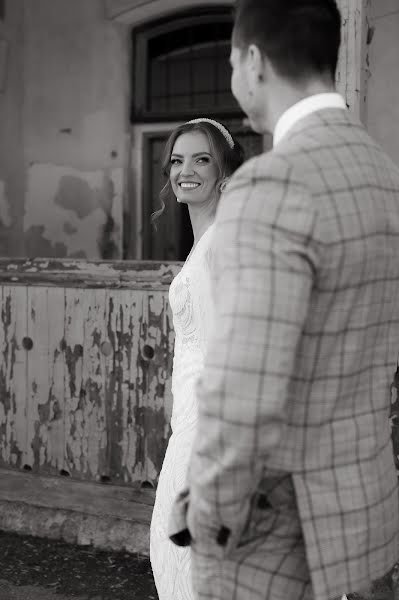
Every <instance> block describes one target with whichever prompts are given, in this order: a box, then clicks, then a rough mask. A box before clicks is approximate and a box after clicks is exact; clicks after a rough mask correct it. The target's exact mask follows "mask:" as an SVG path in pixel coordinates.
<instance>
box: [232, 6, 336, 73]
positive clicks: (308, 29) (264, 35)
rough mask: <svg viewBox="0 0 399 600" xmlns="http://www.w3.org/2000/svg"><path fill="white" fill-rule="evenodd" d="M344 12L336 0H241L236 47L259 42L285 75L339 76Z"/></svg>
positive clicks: (238, 12) (234, 41)
mask: <svg viewBox="0 0 399 600" xmlns="http://www.w3.org/2000/svg"><path fill="white" fill-rule="evenodd" d="M340 42H341V15H340V12H339V10H338V7H337V4H336V1H335V0H238V1H237V2H236V7H235V23H234V29H233V46H236V47H238V48H241V49H244V50H245V49H247V48H248V46H249V45H250V44H255V45H256V46H257V47H258V48H259V50H260V51H261V52H262V54H264V55H266V56H267V58H268V59H269V60H270V61H271V63H272V65H273V67H274V69H275V70H276V71H277V72H278V73H279V74H280V75H281V76H283V77H287V78H291V79H301V78H303V77H306V76H309V75H312V74H315V73H317V74H324V73H326V72H329V73H330V74H331V76H332V78H333V79H334V78H335V71H336V68H337V62H338V52H339V46H340Z"/></svg>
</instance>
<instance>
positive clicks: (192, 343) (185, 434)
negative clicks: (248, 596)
mask: <svg viewBox="0 0 399 600" xmlns="http://www.w3.org/2000/svg"><path fill="white" fill-rule="evenodd" d="M213 228H214V225H211V226H210V227H209V228H208V229H207V230H206V231H205V233H204V234H203V235H202V237H201V238H200V240H199V241H198V243H197V245H196V246H195V248H194V249H193V250H192V251H191V253H190V255H189V256H188V258H187V260H186V262H185V263H184V266H183V268H182V270H181V271H180V272H179V273H178V275H177V276H176V277H175V278H174V280H173V281H172V284H171V286H170V289H169V302H170V306H171V309H172V313H173V325H174V329H175V350H174V357H173V374H172V394H173V410H172V418H171V428H172V435H171V437H170V439H169V444H168V448H167V450H166V454H165V459H164V462H163V465H162V470H161V473H160V476H159V482H158V487H157V494H156V499H155V505H154V511H153V515H152V521H151V533H150V556H151V566H152V570H153V573H154V579H155V584H156V587H157V590H158V595H159V600H194V595H193V592H192V588H191V574H190V548H182V547H178V546H175V545H174V544H173V543H172V542H171V541H170V540H169V538H168V535H167V530H168V519H169V515H170V512H171V506H172V504H173V502H174V500H175V499H176V496H177V494H178V492H180V491H181V490H182V488H184V487H185V483H186V473H187V466H188V461H189V458H190V453H191V447H192V443H193V439H194V435H195V428H196V422H197V405H196V399H195V383H196V380H197V378H198V376H199V374H200V373H201V370H202V368H203V363H204V352H205V345H206V342H207V339H208V337H209V333H210V331H211V329H212V325H213V316H214V315H213V312H214V308H213V301H212V295H211V279H210V265H211V248H210V242H211V239H212V231H213Z"/></svg>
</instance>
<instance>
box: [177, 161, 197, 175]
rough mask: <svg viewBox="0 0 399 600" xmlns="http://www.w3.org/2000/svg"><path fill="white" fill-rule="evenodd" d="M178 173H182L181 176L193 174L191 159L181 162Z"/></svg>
mask: <svg viewBox="0 0 399 600" xmlns="http://www.w3.org/2000/svg"><path fill="white" fill-rule="evenodd" d="M180 175H183V177H188V176H190V175H194V167H193V164H192V162H191V160H185V161H184V162H183V164H182V168H181V171H180Z"/></svg>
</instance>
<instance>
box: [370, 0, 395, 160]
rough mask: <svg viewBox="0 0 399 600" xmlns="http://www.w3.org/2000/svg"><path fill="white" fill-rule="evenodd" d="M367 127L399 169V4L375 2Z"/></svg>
mask: <svg viewBox="0 0 399 600" xmlns="http://www.w3.org/2000/svg"><path fill="white" fill-rule="evenodd" d="M370 16H371V19H370V22H371V26H372V27H373V28H374V37H373V41H372V43H371V45H370V54H369V58H370V78H369V81H368V99H367V104H368V106H367V127H368V130H369V132H370V133H371V135H372V136H373V137H374V138H375V139H376V140H377V141H378V142H380V144H381V145H382V146H383V148H384V149H385V150H386V151H387V152H388V154H389V155H390V156H391V158H392V159H393V160H394V161H395V162H396V164H398V165H399V71H398V64H399V0H372V3H371V15H370Z"/></svg>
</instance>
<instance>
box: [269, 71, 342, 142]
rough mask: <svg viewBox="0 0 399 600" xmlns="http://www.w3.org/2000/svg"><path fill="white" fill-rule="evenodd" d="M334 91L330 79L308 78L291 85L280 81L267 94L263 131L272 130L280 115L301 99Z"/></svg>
mask: <svg viewBox="0 0 399 600" xmlns="http://www.w3.org/2000/svg"><path fill="white" fill-rule="evenodd" d="M335 91H336V89H335V86H334V84H333V83H332V82H330V81H325V80H323V79H313V80H309V81H307V82H305V83H303V84H302V85H299V84H298V85H296V86H294V85H292V84H288V83H286V82H285V81H281V85H279V86H275V87H274V88H273V90H271V92H270V94H269V99H268V100H269V101H268V110H267V121H268V122H267V124H265V131H269V132H272V133H273V132H274V130H275V127H276V124H277V122H278V120H279V119H280V117H281V116H282V115H283V114H284V113H285V112H286V111H287V110H288V109H289V108H291V106H294V105H295V104H297V103H298V102H300V101H301V100H304V99H305V98H308V97H310V96H314V95H315V94H331V93H334V92H335Z"/></svg>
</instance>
